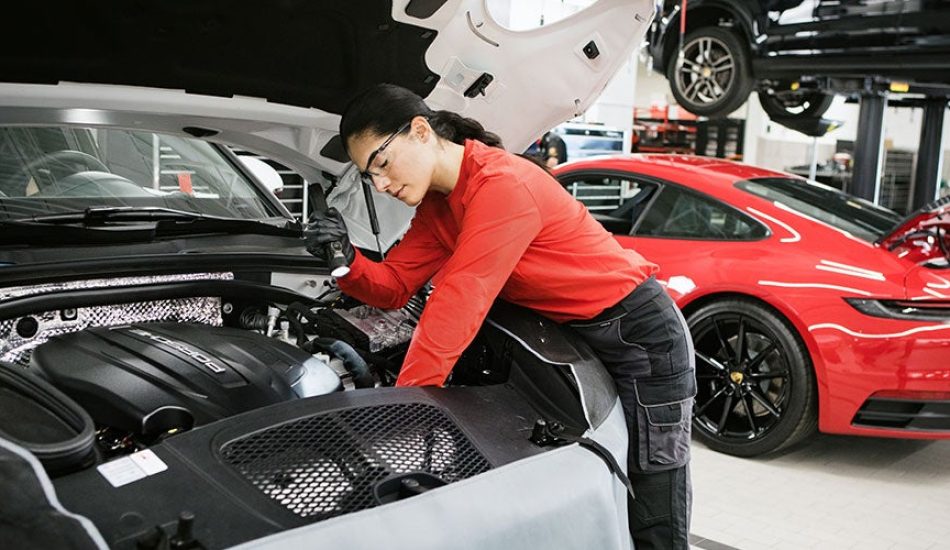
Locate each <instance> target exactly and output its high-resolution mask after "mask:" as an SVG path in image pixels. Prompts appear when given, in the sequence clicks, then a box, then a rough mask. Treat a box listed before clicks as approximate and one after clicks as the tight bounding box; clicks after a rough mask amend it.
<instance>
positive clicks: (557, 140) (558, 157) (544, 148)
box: [539, 131, 567, 168]
mask: <svg viewBox="0 0 950 550" xmlns="http://www.w3.org/2000/svg"><path fill="white" fill-rule="evenodd" d="M539 149H540V151H541V161H542V162H543V163H544V164H545V166H547V167H548V168H554V167H555V166H557V165H558V164H563V163H565V162H567V145H565V144H564V140H563V139H561V136H559V135H557V134H556V133H554V132H553V131H552V132H548V133H546V134H544V135H543V136H542V137H541V144H540V146H539Z"/></svg>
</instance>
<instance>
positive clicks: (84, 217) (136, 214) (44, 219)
mask: <svg viewBox="0 0 950 550" xmlns="http://www.w3.org/2000/svg"><path fill="white" fill-rule="evenodd" d="M122 220H128V221H150V220H221V221H239V222H246V221H253V222H254V223H260V222H257V221H256V220H247V219H244V218H228V217H225V216H212V215H210V214H202V213H201V212H190V211H188V210H176V209H174V208H165V207H162V206H105V207H99V208H86V209H84V210H73V211H69V212H62V213H59V214H45V215H42V216H28V217H25V218H18V219H16V220H13V221H15V222H36V223H49V224H57V223H64V224H69V223H85V224H94V223H95V222H99V221H102V222H106V221H122Z"/></svg>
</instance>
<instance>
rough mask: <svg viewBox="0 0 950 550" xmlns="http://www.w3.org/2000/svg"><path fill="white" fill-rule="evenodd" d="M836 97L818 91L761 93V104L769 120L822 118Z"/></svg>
mask: <svg viewBox="0 0 950 550" xmlns="http://www.w3.org/2000/svg"><path fill="white" fill-rule="evenodd" d="M834 99H835V96H834V95H832V94H826V93H824V92H819V91H816V90H806V91H795V92H791V91H788V92H777V93H766V92H760V93H759V104H760V105H762V110H764V111H765V113H766V114H767V115H769V118H771V119H777V118H783V117H784V118H787V117H796V118H798V117H800V118H821V115H823V114H825V111H827V110H828V107H831V102H832V101H834Z"/></svg>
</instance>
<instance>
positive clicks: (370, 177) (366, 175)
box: [360, 120, 412, 185]
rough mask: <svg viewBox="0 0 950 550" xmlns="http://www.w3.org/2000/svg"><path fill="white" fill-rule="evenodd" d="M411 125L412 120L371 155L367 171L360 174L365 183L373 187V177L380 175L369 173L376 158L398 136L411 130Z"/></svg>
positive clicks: (367, 163)
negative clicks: (408, 129)
mask: <svg viewBox="0 0 950 550" xmlns="http://www.w3.org/2000/svg"><path fill="white" fill-rule="evenodd" d="M410 124H412V121H411V120H410V121H409V122H406V123H405V124H403V125H402V126H400V127H399V128H398V129H397V130H396V131H395V132H393V133H391V134H389V137H388V138H386V141H384V142H383V144H382V145H380V146H379V147H377V148H376V150H375V151H373V152H372V153H370V155H369V159H368V160H367V161H366V170H363V171H362V172H360V178H361V179H362V180H363V182H364V183H367V184H369V185H373V176H378V175H379V174H374V173H372V172H370V171H369V169H370V167H371V166H373V161H375V160H376V157H377V156H378V155H379V154H380V153H382V152H383V151H385V150H386V147H389V144H390V143H392V142H393V140H394V139H396V136H398V135H399V134H401V133H403V132H405V131H406V129H407V128H409V125H410Z"/></svg>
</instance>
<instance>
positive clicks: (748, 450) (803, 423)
mask: <svg viewBox="0 0 950 550" xmlns="http://www.w3.org/2000/svg"><path fill="white" fill-rule="evenodd" d="M687 321H688V324H689V328H690V332H691V334H692V337H693V343H694V346H695V351H696V379H697V389H698V392H697V395H696V401H695V405H694V408H693V434H695V436H696V438H697V439H698V440H699V441H701V442H703V443H704V444H706V445H707V446H708V447H709V448H711V449H713V450H715V451H719V452H722V453H726V454H730V455H735V456H743V457H750V456H757V455H763V454H766V453H770V452H774V451H777V450H779V449H783V448H785V447H788V446H790V445H792V444H794V443H797V442H799V441H801V440H803V439H804V438H806V437H808V436H809V435H811V434H812V433H814V432H815V431H816V429H817V426H818V405H817V389H816V386H815V374H814V369H813V367H812V363H811V358H810V356H809V355H808V350H807V349H806V348H805V345H804V344H803V343H802V341H801V339H800V338H799V337H798V335H797V334H796V333H795V331H794V329H793V328H792V327H791V325H790V324H789V323H788V322H787V321H786V320H785V319H784V318H782V317H781V316H780V315H779V314H777V313H776V312H774V311H773V310H771V309H769V308H768V307H766V306H765V305H762V304H760V303H758V302H755V301H753V300H746V299H732V300H718V301H714V302H710V303H708V304H706V305H703V306H701V307H700V308H699V309H697V310H695V311H692V312H690V313H689V315H688V317H687ZM740 346H741V349H738V348H740ZM737 351H738V353H737Z"/></svg>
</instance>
